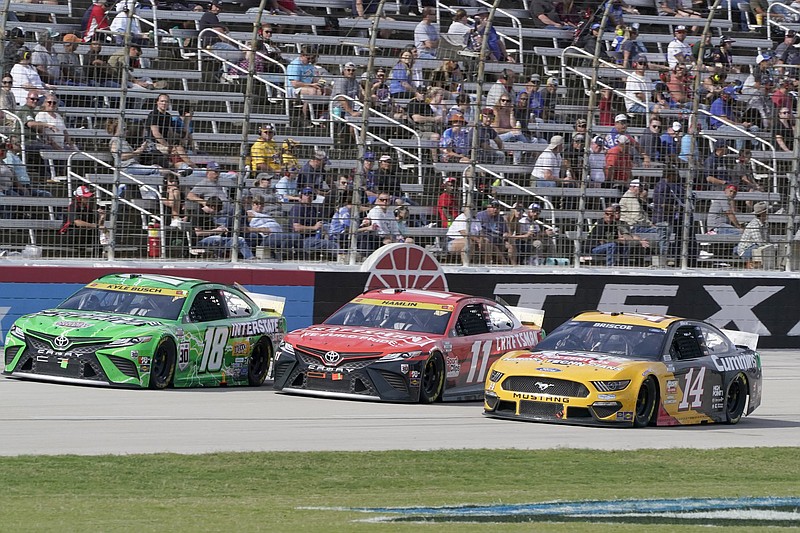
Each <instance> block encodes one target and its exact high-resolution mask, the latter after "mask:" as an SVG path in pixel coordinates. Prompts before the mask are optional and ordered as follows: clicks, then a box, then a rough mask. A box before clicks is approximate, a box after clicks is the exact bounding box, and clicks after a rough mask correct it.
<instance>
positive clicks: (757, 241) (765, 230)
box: [733, 202, 769, 269]
mask: <svg viewBox="0 0 800 533" xmlns="http://www.w3.org/2000/svg"><path fill="white" fill-rule="evenodd" d="M753 215H754V216H753V219H752V220H751V221H750V222H748V223H747V225H746V226H745V227H744V231H743V232H742V238H741V239H739V243H738V244H737V245H736V246H735V247H734V249H733V251H734V253H735V254H736V255H738V256H739V257H741V258H742V259H744V260H745V268H748V269H749V268H753V267H754V266H755V265H754V264H753V262H752V259H753V250H755V249H756V248H758V247H759V246H764V245H767V244H769V226H768V225H767V217H768V216H769V204H768V203H767V202H758V203H757V204H755V205H754V206H753Z"/></svg>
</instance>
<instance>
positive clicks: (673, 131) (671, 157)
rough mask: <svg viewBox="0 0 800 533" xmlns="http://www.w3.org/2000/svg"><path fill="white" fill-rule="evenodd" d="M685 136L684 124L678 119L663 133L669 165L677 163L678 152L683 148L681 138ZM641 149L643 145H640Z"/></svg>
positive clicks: (662, 141) (662, 140)
mask: <svg viewBox="0 0 800 533" xmlns="http://www.w3.org/2000/svg"><path fill="white" fill-rule="evenodd" d="M682 138H683V124H681V123H680V122H678V121H677V120H676V121H675V122H673V123H672V126H671V127H669V128H667V131H665V132H664V133H662V134H661V143H662V145H663V146H664V150H665V160H666V162H667V164H669V165H675V164H677V162H678V153H679V152H680V149H681V140H682ZM640 149H641V147H640Z"/></svg>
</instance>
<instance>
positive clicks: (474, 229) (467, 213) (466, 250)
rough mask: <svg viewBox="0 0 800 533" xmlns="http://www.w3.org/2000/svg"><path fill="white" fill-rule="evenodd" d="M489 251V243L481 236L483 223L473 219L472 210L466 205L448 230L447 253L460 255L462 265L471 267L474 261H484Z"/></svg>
mask: <svg viewBox="0 0 800 533" xmlns="http://www.w3.org/2000/svg"><path fill="white" fill-rule="evenodd" d="M488 249H489V242H488V241H487V240H486V238H485V237H483V236H481V223H480V222H478V221H477V220H476V219H474V218H472V209H471V208H470V206H469V205H467V204H465V205H464V206H463V207H462V208H461V214H459V215H458V216H457V217H456V218H455V220H453V222H452V224H450V226H449V227H448V228H447V251H448V252H450V253H451V254H460V255H461V263H462V264H463V265H469V264H470V262H471V261H473V260H476V259H478V258H481V259H483V257H484V254H485V253H486V252H487V250H488Z"/></svg>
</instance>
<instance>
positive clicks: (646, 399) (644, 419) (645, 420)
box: [633, 378, 656, 428]
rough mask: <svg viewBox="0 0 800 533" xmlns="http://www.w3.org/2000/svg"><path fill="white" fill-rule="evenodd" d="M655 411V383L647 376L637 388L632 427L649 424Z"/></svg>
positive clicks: (641, 426)
mask: <svg viewBox="0 0 800 533" xmlns="http://www.w3.org/2000/svg"><path fill="white" fill-rule="evenodd" d="M655 412H656V383H655V381H653V378H647V379H646V380H644V383H642V386H641V387H640V388H639V394H638V395H637V396H636V411H635V412H634V413H633V427H635V428H643V427H647V426H648V425H650V423H651V422H652V421H653V417H654V415H655Z"/></svg>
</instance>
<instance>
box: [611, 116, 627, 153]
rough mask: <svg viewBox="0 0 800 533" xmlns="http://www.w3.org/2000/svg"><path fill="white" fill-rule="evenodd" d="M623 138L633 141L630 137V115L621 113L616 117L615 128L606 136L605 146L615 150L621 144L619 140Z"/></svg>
mask: <svg viewBox="0 0 800 533" xmlns="http://www.w3.org/2000/svg"><path fill="white" fill-rule="evenodd" d="M621 136H623V137H626V138H627V139H628V141H631V140H632V139H631V136H630V135H628V115H626V114H625V113H620V114H618V115H617V116H616V117H614V127H613V128H611V131H609V132H608V134H606V138H605V141H606V143H605V145H606V147H607V148H609V149H610V148H613V147H614V146H616V145H617V144H618V143H619V138H620V137H621Z"/></svg>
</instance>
